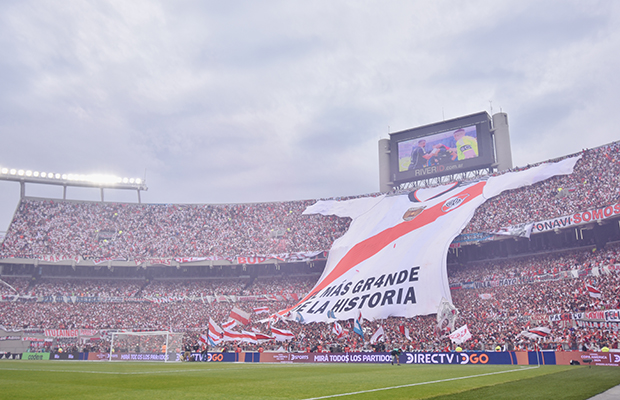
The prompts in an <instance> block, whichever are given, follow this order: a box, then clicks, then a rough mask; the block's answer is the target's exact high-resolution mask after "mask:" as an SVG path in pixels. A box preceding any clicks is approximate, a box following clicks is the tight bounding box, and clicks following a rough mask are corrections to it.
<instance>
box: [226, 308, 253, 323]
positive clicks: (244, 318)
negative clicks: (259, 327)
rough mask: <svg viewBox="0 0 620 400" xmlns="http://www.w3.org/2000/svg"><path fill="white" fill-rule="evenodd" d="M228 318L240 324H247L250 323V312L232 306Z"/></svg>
mask: <svg viewBox="0 0 620 400" xmlns="http://www.w3.org/2000/svg"><path fill="white" fill-rule="evenodd" d="M230 318H232V319H234V320H235V321H237V322H239V323H240V324H241V325H247V324H249V323H250V313H247V312H245V311H243V310H241V309H239V308H237V307H233V309H232V311H231V312H230Z"/></svg>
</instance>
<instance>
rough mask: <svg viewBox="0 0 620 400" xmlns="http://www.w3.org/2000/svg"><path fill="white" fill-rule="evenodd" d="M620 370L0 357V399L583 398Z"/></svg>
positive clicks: (618, 376)
mask: <svg viewBox="0 0 620 400" xmlns="http://www.w3.org/2000/svg"><path fill="white" fill-rule="evenodd" d="M618 384H620V368H618V367H587V366H541V367H536V366H514V365H512V366H511V365H502V366H491V365H447V366H441V365H401V366H392V365H389V364H387V365H386V364H366V365H363V364H329V365H317V364H308V365H304V364H242V363H240V364H233V363H144V362H133V363H132V362H73V361H66V362H63V361H1V362H0V398H1V399H6V400H8V399H80V400H87V399H114V400H118V399H149V400H156V399H157V400H160V399H245V400H252V399H344V400H346V399H428V398H439V399H515V398H518V399H587V398H589V397H592V396H594V395H596V394H598V393H601V392H603V391H605V390H607V389H609V388H611V387H613V386H616V385H618Z"/></svg>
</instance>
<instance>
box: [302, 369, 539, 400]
mask: <svg viewBox="0 0 620 400" xmlns="http://www.w3.org/2000/svg"><path fill="white" fill-rule="evenodd" d="M536 368H538V366H536V367H526V368H519V369H510V370H508V371H498V372H488V373H486V374H479V375H469V376H459V377H457V378H447V379H440V380H437V381H428V382H418V383H409V384H407V385H398V386H388V387H384V388H377V389H368V390H360V391H357V392H349V393H338V394H330V395H328V396H321V397H309V398H307V399H303V400H320V399H332V398H334V397H343V396H353V395H354V394H364V393H372V392H380V391H383V390H392V389H401V388H406V387H412V386H422V385H430V384H433V383H442V382H450V381H458V380H461V379H471V378H480V377H482V376H489V375H498V374H506V373H509V372H518V371H526V370H528V369H536Z"/></svg>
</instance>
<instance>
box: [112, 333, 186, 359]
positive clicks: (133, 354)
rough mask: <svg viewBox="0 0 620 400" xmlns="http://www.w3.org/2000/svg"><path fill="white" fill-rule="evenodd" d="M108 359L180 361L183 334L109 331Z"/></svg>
mask: <svg viewBox="0 0 620 400" xmlns="http://www.w3.org/2000/svg"><path fill="white" fill-rule="evenodd" d="M110 335H111V338H110V353H109V358H108V360H109V361H164V362H169V361H181V348H182V345H183V334H182V333H174V332H168V331H157V332H111V333H110Z"/></svg>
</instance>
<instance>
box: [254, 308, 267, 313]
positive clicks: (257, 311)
mask: <svg viewBox="0 0 620 400" xmlns="http://www.w3.org/2000/svg"><path fill="white" fill-rule="evenodd" d="M254 313H256V314H260V313H269V307H254Z"/></svg>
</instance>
